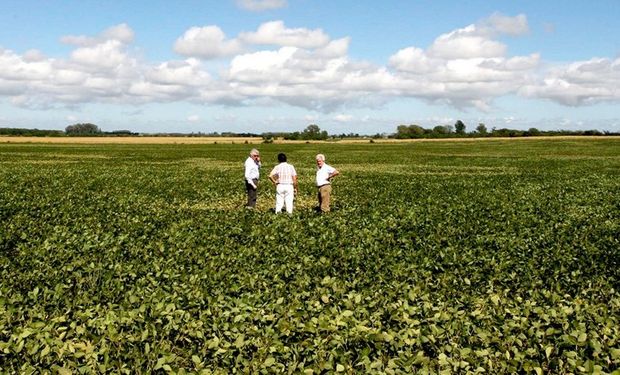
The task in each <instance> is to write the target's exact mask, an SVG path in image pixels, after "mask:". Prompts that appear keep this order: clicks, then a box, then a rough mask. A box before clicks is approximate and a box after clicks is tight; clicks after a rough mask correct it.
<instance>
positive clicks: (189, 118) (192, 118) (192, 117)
mask: <svg viewBox="0 0 620 375" xmlns="http://www.w3.org/2000/svg"><path fill="white" fill-rule="evenodd" d="M187 121H188V122H199V121H200V116H198V115H189V116H187Z"/></svg>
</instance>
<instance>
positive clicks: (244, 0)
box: [237, 0, 287, 12]
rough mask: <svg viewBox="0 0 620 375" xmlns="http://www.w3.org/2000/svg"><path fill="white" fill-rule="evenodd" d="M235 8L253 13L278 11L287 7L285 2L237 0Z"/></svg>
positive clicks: (284, 0)
mask: <svg viewBox="0 0 620 375" xmlns="http://www.w3.org/2000/svg"><path fill="white" fill-rule="evenodd" d="M237 6H239V7H240V8H241V9H246V10H250V11H254V12H258V11H263V10H269V9H279V8H284V7H286V6H287V1H286V0H237Z"/></svg>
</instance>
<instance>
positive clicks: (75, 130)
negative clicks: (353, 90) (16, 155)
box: [0, 120, 620, 143]
mask: <svg viewBox="0 0 620 375" xmlns="http://www.w3.org/2000/svg"><path fill="white" fill-rule="evenodd" d="M0 135H10V136H31V137H64V136H121V137H122V136H141V135H149V136H161V137H166V136H177V137H204V136H207V137H262V138H263V142H265V143H271V142H273V140H275V139H285V140H303V141H317V140H318V141H320V140H328V139H347V138H367V137H371V138H373V139H379V138H392V139H415V138H473V137H531V136H542V135H545V136H555V135H620V133H618V132H609V131H605V132H601V131H599V130H576V131H574V130H538V129H536V128H529V129H528V130H517V129H508V128H500V129H497V128H495V127H493V128H492V129H490V130H489V129H488V128H487V126H486V125H485V124H483V123H479V124H478V125H477V126H476V128H475V129H474V130H473V131H470V132H467V126H466V125H465V123H463V121H461V120H457V121H456V122H455V123H454V125H437V126H435V127H433V128H424V127H422V126H420V125H416V124H411V125H398V126H397V127H396V132H395V133H392V134H385V133H377V134H375V135H372V136H367V135H360V134H358V133H348V134H344V133H343V134H334V135H330V134H329V133H328V132H327V131H326V130H321V128H320V127H319V126H318V125H317V124H310V125H308V126H307V127H306V128H305V129H304V130H303V131H301V132H299V131H295V132H266V133H260V134H257V133H233V132H224V133H217V132H212V133H202V132H199V133H190V134H187V133H157V134H141V133H134V132H131V131H129V130H114V131H107V132H106V131H102V130H101V129H100V128H99V126H97V125H95V124H91V123H79V124H73V125H69V126H67V127H66V128H65V130H64V131H62V130H40V129H21V128H0Z"/></svg>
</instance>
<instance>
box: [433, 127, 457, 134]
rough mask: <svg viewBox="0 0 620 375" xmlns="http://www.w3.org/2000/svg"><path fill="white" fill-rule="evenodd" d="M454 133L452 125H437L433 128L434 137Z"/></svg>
mask: <svg viewBox="0 0 620 375" xmlns="http://www.w3.org/2000/svg"><path fill="white" fill-rule="evenodd" d="M451 133H454V127H453V126H452V125H437V126H435V127H434V128H433V134H434V135H444V134H451Z"/></svg>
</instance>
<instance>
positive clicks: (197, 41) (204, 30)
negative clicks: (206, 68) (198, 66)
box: [174, 25, 242, 59]
mask: <svg viewBox="0 0 620 375" xmlns="http://www.w3.org/2000/svg"><path fill="white" fill-rule="evenodd" d="M241 50H242V46H241V43H240V42H239V41H238V40H236V39H226V35H225V34H224V32H223V31H222V29H220V28H219V27H217V26H215V25H211V26H205V27H192V28H191V29H189V30H187V31H186V32H185V34H183V36H181V37H180V38H179V39H177V41H176V42H175V43H174V51H175V52H177V53H178V54H180V55H184V56H194V57H201V58H204V59H212V58H218V57H226V56H231V55H234V54H236V53H239V52H241Z"/></svg>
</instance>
